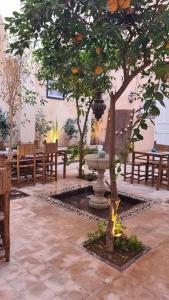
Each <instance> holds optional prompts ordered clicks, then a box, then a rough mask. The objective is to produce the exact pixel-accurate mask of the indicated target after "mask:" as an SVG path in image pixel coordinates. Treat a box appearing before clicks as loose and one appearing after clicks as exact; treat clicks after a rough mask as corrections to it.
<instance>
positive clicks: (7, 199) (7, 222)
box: [3, 193, 10, 262]
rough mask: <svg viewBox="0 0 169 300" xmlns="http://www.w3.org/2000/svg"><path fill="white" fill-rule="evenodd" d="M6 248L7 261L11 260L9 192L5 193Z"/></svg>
mask: <svg viewBox="0 0 169 300" xmlns="http://www.w3.org/2000/svg"><path fill="white" fill-rule="evenodd" d="M3 210H4V215H5V219H4V226H3V227H4V228H3V229H4V248H5V259H6V262H9V260H10V233H9V193H6V194H5V195H4V205H3Z"/></svg>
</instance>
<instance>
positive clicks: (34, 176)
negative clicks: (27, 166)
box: [33, 166, 36, 185]
mask: <svg viewBox="0 0 169 300" xmlns="http://www.w3.org/2000/svg"><path fill="white" fill-rule="evenodd" d="M33 184H34V185H35V184H36V166H34V167H33Z"/></svg>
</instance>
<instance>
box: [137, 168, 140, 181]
mask: <svg viewBox="0 0 169 300" xmlns="http://www.w3.org/2000/svg"><path fill="white" fill-rule="evenodd" d="M137 172H138V173H137V176H138V178H137V182H138V184H140V166H138V170H137Z"/></svg>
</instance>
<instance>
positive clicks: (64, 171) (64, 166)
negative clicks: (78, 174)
mask: <svg viewBox="0 0 169 300" xmlns="http://www.w3.org/2000/svg"><path fill="white" fill-rule="evenodd" d="M66 165H67V153H65V154H64V164H63V178H64V179H65V178H66Z"/></svg>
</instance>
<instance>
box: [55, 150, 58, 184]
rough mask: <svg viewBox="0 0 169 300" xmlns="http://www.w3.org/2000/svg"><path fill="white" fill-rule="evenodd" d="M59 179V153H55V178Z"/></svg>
mask: <svg viewBox="0 0 169 300" xmlns="http://www.w3.org/2000/svg"><path fill="white" fill-rule="evenodd" d="M57 179H58V170H57V154H56V155H55V180H56V181H57Z"/></svg>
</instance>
